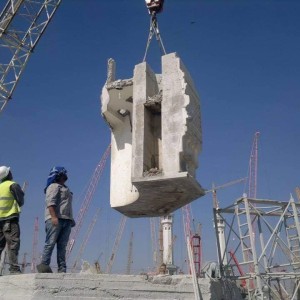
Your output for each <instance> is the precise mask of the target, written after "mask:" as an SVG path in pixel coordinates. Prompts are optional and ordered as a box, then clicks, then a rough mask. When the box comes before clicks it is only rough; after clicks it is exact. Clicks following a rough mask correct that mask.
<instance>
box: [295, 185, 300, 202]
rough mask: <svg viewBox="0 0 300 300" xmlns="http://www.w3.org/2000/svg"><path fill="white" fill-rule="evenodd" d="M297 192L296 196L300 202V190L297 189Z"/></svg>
mask: <svg viewBox="0 0 300 300" xmlns="http://www.w3.org/2000/svg"><path fill="white" fill-rule="evenodd" d="M295 192H296V196H297V198H298V200H299V201H300V188H299V187H296V188H295Z"/></svg>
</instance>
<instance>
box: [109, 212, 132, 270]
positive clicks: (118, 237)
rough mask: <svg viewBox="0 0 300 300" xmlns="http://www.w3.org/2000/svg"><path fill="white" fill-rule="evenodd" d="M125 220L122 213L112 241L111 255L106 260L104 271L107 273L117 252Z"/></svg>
mask: <svg viewBox="0 0 300 300" xmlns="http://www.w3.org/2000/svg"><path fill="white" fill-rule="evenodd" d="M126 220H127V217H126V216H124V215H123V216H122V218H121V221H120V224H119V229H118V232H117V235H116V239H115V242H114V245H113V248H112V253H111V257H110V260H109V261H108V264H107V267H106V273H107V274H110V273H111V269H112V266H113V263H114V261H115V258H116V254H117V251H118V249H119V244H120V240H121V238H122V234H123V231H124V228H125V223H126Z"/></svg>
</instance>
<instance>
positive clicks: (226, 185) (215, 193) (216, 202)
mask: <svg viewBox="0 0 300 300" xmlns="http://www.w3.org/2000/svg"><path fill="white" fill-rule="evenodd" d="M247 178H248V177H244V178H240V179H237V180H233V181H229V182H227V183H224V184H222V185H219V186H215V184H214V183H213V184H212V188H211V189H210V190H206V191H205V194H208V193H210V192H212V195H213V205H214V208H218V207H219V202H218V199H217V190H219V189H223V188H226V187H228V186H231V185H234V184H236V183H240V182H243V181H246V180H247Z"/></svg>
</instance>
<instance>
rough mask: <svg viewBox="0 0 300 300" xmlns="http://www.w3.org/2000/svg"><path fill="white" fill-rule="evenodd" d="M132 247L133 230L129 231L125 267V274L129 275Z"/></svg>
mask: <svg viewBox="0 0 300 300" xmlns="http://www.w3.org/2000/svg"><path fill="white" fill-rule="evenodd" d="M132 247H133V231H132V232H131V235H130V240H129V248H128V259H127V267H126V274H127V275H130V273H131V265H132Z"/></svg>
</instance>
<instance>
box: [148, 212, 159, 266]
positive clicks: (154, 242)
mask: <svg viewBox="0 0 300 300" xmlns="http://www.w3.org/2000/svg"><path fill="white" fill-rule="evenodd" d="M157 220H158V218H157V217H152V218H149V221H150V230H151V242H152V253H153V263H154V266H155V267H159V266H158V264H159V243H158V236H157V222H156V221H157ZM160 264H162V262H160Z"/></svg>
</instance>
